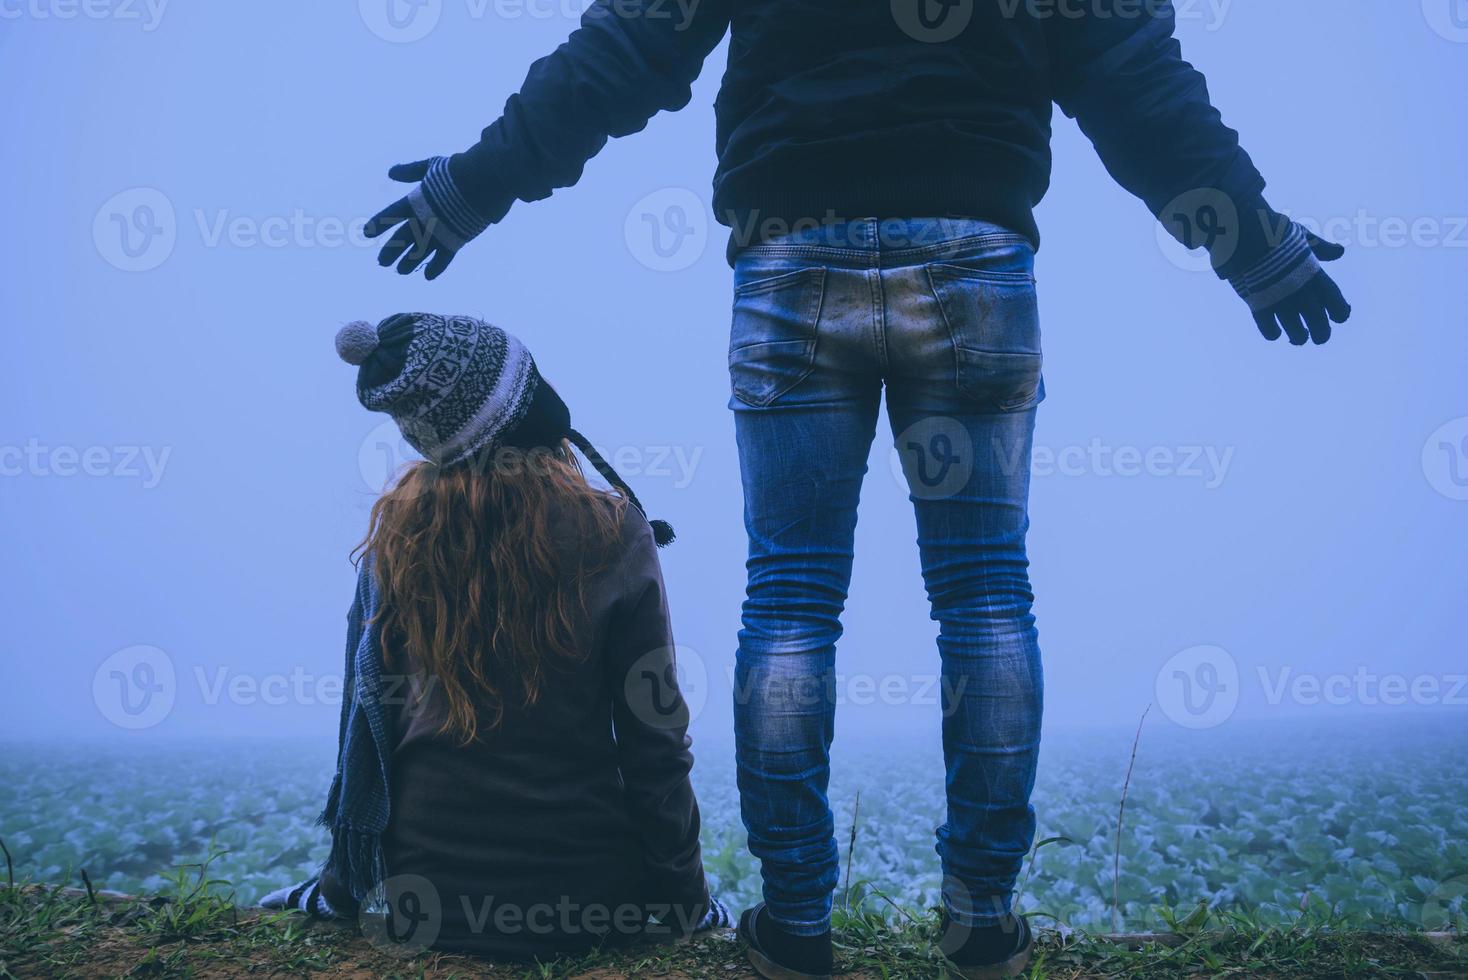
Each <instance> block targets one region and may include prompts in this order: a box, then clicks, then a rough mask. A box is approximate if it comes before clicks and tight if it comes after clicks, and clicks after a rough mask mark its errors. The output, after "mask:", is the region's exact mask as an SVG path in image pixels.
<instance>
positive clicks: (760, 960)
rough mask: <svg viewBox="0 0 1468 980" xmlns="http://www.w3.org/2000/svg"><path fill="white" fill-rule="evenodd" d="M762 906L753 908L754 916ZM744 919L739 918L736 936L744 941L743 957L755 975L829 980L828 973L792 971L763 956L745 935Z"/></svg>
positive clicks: (768, 978)
mask: <svg viewBox="0 0 1468 980" xmlns="http://www.w3.org/2000/svg"><path fill="white" fill-rule="evenodd" d="M763 904H764V903H763V902H761V903H760V904H759V905H756V906H755V909H756V912H755V914H756V915H758V909H759V908H760V907H761V906H762V905H763ZM744 918H745V917H744V916H740V917H739V926H738V928H737V929H736V934H737V935H738V936H739V938H740V939H742V940H744V945H745V947H746V949H745V955H746V956H747V957H748V958H749V965H750V966H752V967H754V972H755V973H758V974H759V975H760V976H762V977H764V978H765V980H831V974H829V973H801V972H800V971H799V970H792V969H790V968H789V967H785V966H781V965H780V964H779V963H776V962H775V961H774V960H772V959H770V958H769V957H768V956H766V955H765V953H764V950H762V949H760V948H759V946H758V945H757V944H756V943H755V939H754V936H753V935H752V934H751V935H745V932H744ZM753 932H754V930H753V929H751V930H750V933H753Z"/></svg>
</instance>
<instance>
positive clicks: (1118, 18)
mask: <svg viewBox="0 0 1468 980" xmlns="http://www.w3.org/2000/svg"><path fill="white" fill-rule="evenodd" d="M1087 11H1088V12H1087V13H1085V14H1084V15H1080V16H1076V15H1075V14H1074V13H1067V14H1066V15H1064V16H1060V15H1057V16H1053V17H1051V18H1049V19H1048V20H1047V22H1046V24H1047V30H1048V31H1049V42H1050V49H1051V80H1052V86H1053V90H1052V94H1053V96H1054V98H1055V101H1056V103H1057V104H1058V105H1059V106H1060V108H1061V110H1062V111H1064V112H1065V114H1066V115H1068V116H1072V117H1074V118H1075V119H1076V121H1077V122H1078V123H1079V124H1080V127H1081V130H1082V132H1084V133H1085V134H1086V136H1087V137H1088V138H1089V139H1090V140H1091V142H1092V143H1093V144H1094V145H1095V147H1096V151H1097V152H1098V153H1099V154H1100V156H1101V160H1102V162H1103V163H1104V164H1105V165H1106V169H1107V170H1108V171H1109V172H1110V173H1111V175H1112V177H1114V178H1115V179H1116V181H1117V182H1118V183H1119V184H1121V185H1122V186H1123V187H1125V188H1126V189H1127V190H1128V191H1130V192H1131V193H1133V194H1135V195H1136V196H1137V197H1140V198H1141V199H1142V200H1143V201H1144V202H1146V204H1147V207H1148V208H1150V209H1151V211H1152V213H1153V214H1154V215H1156V216H1157V218H1158V220H1159V221H1161V222H1162V223H1163V225H1164V226H1165V227H1166V228H1167V230H1168V231H1169V232H1170V233H1171V234H1172V235H1173V237H1174V238H1176V239H1178V241H1180V242H1182V243H1183V244H1184V245H1186V246H1187V247H1189V248H1197V247H1204V248H1207V249H1208V252H1209V255H1210V257H1211V258H1212V261H1213V267H1214V270H1215V271H1216V272H1217V273H1218V275H1219V276H1220V277H1221V278H1224V279H1227V280H1228V281H1229V282H1230V283H1231V284H1232V285H1233V286H1234V288H1235V289H1236V290H1237V291H1238V292H1239V295H1240V296H1242V297H1243V299H1244V301H1245V302H1246V303H1248V305H1249V308H1250V311H1251V312H1252V313H1253V314H1254V320H1255V322H1256V323H1257V324H1258V326H1259V330H1260V332H1261V333H1263V334H1264V336H1265V337H1266V338H1267V339H1269V340H1275V339H1277V338H1278V337H1279V336H1280V334H1281V333H1286V334H1288V335H1289V338H1290V342H1291V343H1293V344H1303V343H1305V342H1306V341H1307V340H1308V339H1311V338H1312V337H1313V338H1314V340H1315V342H1316V343H1317V344H1323V343H1325V341H1326V340H1328V339H1329V337H1330V322H1331V321H1332V320H1334V321H1335V322H1336V323H1344V322H1345V320H1346V319H1347V317H1349V316H1350V312H1351V308H1350V305H1349V304H1347V303H1346V301H1345V299H1344V298H1343V297H1342V296H1341V293H1340V290H1339V289H1338V288H1337V287H1336V285H1335V283H1334V282H1333V281H1332V280H1331V278H1330V276H1329V275H1327V274H1326V273H1325V271H1324V270H1323V269H1321V268H1320V264H1319V261H1320V260H1324V261H1332V260H1334V259H1337V258H1339V257H1340V256H1341V254H1343V252H1344V249H1342V248H1341V247H1340V246H1339V245H1333V244H1331V243H1329V242H1325V241H1322V240H1321V239H1318V238H1316V237H1315V236H1314V235H1311V234H1309V233H1308V232H1306V231H1305V230H1304V229H1302V228H1300V227H1299V226H1297V225H1294V224H1293V223H1292V222H1291V221H1290V220H1289V219H1288V218H1285V217H1284V216H1283V215H1280V214H1279V213H1277V212H1276V211H1274V210H1273V209H1272V208H1271V207H1270V206H1269V204H1268V203H1267V202H1266V201H1265V199H1264V178H1263V177H1262V176H1260V174H1259V171H1258V170H1257V169H1256V168H1255V167H1254V162H1253V161H1252V160H1250V159H1249V155H1248V154H1247V153H1246V152H1244V149H1243V148H1242V147H1241V146H1240V145H1239V138H1238V133H1236V132H1234V130H1232V129H1230V128H1229V127H1228V126H1226V125H1225V124H1224V122H1223V119H1222V117H1221V116H1220V115H1219V113H1218V110H1217V109H1215V108H1214V107H1213V104H1212V102H1211V101H1210V100H1209V97H1208V86H1207V83H1206V81H1205V80H1204V78H1203V75H1202V73H1200V72H1199V71H1197V70H1196V69H1195V68H1194V67H1193V66H1192V65H1190V64H1189V63H1188V62H1186V61H1184V60H1183V57H1182V48H1181V46H1180V45H1179V44H1178V42H1177V39H1176V37H1175V36H1174V27H1175V25H1176V15H1175V13H1174V11H1173V7H1172V4H1171V2H1169V0H1154V2H1151V3H1146V4H1135V3H1128V2H1124V0H1100V3H1099V4H1094V5H1091V6H1088V7H1087Z"/></svg>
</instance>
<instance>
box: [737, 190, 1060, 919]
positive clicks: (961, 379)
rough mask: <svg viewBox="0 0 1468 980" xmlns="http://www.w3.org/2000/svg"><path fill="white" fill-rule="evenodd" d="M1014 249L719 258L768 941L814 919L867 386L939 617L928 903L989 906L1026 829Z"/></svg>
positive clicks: (745, 767) (1026, 406) (960, 238)
mask: <svg viewBox="0 0 1468 980" xmlns="http://www.w3.org/2000/svg"><path fill="white" fill-rule="evenodd" d="M1033 263H1034V252H1033V249H1032V248H1031V246H1030V244H1029V243H1028V242H1027V241H1026V240H1025V239H1023V238H1021V237H1020V236H1018V235H1015V234H1013V233H1011V232H1009V231H1007V230H1005V229H1004V228H1001V227H999V226H997V225H992V224H989V223H987V222H982V221H975V220H968V219H936V218H935V219H908V220H903V221H881V222H879V221H876V220H875V219H869V220H860V221H849V222H839V223H830V224H826V225H822V226H820V227H819V228H813V229H810V230H805V231H796V232H794V233H792V234H789V235H785V236H783V237H780V238H776V239H773V240H771V241H768V242H766V243H764V244H761V245H757V246H753V247H750V248H747V249H745V250H744V251H743V252H741V253H740V254H739V256H738V258H737V261H736V265H735V273H734V281H735V290H734V322H733V330H732V339H731V343H730V352H729V371H730V376H731V382H732V388H733V397H732V398H731V399H730V406H731V407H732V408H733V409H734V411H735V427H736V433H737V437H738V443H739V459H740V466H741V470H742V474H743V483H744V500H745V511H744V514H745V525H746V527H747V529H748V531H749V562H748V569H749V586H748V595H747V598H746V600H745V603H744V610H743V628H742V629H741V630H740V633H739V656H738V662H737V666H736V669H735V709H734V710H735V737H736V740H737V756H738V771H739V795H740V806H741V811H742V815H743V818H744V824H745V827H746V828H747V829H748V831H749V847H750V851H751V852H752V853H753V854H754V856H755V857H757V858H758V859H759V860H760V863H761V868H762V873H763V877H764V896H765V901H766V902H767V904H768V906H769V909H770V913H771V915H772V916H773V918H774V919H775V921H776V922H777V923H779V924H780V925H781V927H782V928H784V929H786V930H787V931H789V932H792V933H795V934H799V935H816V934H819V933H821V932H823V931H824V930H825V929H826V928H827V927H828V925H829V922H830V915H831V898H832V894H833V891H834V889H835V887H836V884H837V878H838V872H839V867H838V853H837V844H836V840H835V836H834V824H833V821H832V817H831V810H830V805H829V802H828V800H827V796H826V789H827V784H828V781H829V777H830V746H831V739H832V732H833V724H834V719H835V699H836V692H835V671H834V668H835V651H836V641H837V639H838V638H839V637H840V635H841V619H840V617H841V611H842V609H843V607H844V605H845V602H846V591H847V586H848V584H849V582H850V578H851V564H852V537H853V534H854V531H855V528H856V509H857V499H858V497H859V495H860V492H861V482H862V477H863V476H864V475H865V473H866V461H867V456H868V453H869V451H870V448H871V444H872V439H873V437H874V436H875V434H876V423H877V412H878V407H879V404H880V401H881V395H882V390H883V387H884V386H885V388H886V393H887V412H888V419H889V422H890V425H891V428H892V432H893V435H894V438H895V439H896V446H897V449H898V451H899V454H900V456H901V459H902V462H903V471H904V473H905V475H906V478H907V482H908V489H909V492H910V497H911V499H912V502H913V506H914V508H915V509H916V513H917V528H918V547H919V550H920V552H921V556H922V568H923V579H924V582H925V584H926V586H927V593H928V598H929V601H930V603H931V606H932V617H933V619H935V620H936V621H937V622H938V623H939V626H940V629H939V635H938V653H939V655H940V657H941V661H942V675H941V684H940V690H941V692H942V693H941V696H942V707H943V754H944V759H945V763H946V767H947V780H946V789H947V801H948V808H947V820H946V822H945V823H944V824H943V826H941V827H939V828H938V834H937V836H938V843H937V851H938V854H939V856H940V858H941V860H942V867H943V875H944V886H943V902H944V905H945V906H946V908H947V909H948V911H949V913H950V914H951V915H952V916H953V917H954V918H955V919H956V920H958V921H959V922H961V923H963V924H965V925H984V924H988V923H992V922H993V921H995V920H996V919H998V918H999V917H1001V916H1002V915H1003V914H1004V913H1006V912H1007V911H1009V908H1010V902H1011V894H1012V891H1013V888H1014V883H1015V879H1016V876H1017V875H1018V873H1019V870H1020V866H1021V864H1022V862H1023V860H1024V858H1025V855H1026V853H1027V852H1028V850H1029V848H1030V845H1031V842H1032V840H1033V837H1034V830H1035V818H1034V810H1033V809H1032V808H1031V806H1030V803H1029V800H1030V791H1031V789H1032V788H1033V785H1034V777H1035V763H1036V757H1037V754H1038V750H1039V739H1040V712H1041V698H1042V681H1041V673H1040V649H1039V643H1038V638H1037V634H1036V630H1035V620H1034V617H1033V616H1032V615H1031V612H1030V607H1031V603H1032V600H1033V596H1032V594H1031V591H1030V583H1029V575H1028V567H1029V562H1028V559H1027V558H1026V555H1025V531H1026V529H1027V528H1028V525H1029V519H1028V516H1027V500H1028V496H1029V475H1030V450H1031V445H1032V439H1033V432H1034V424H1035V408H1036V406H1037V405H1038V404H1039V402H1040V400H1041V399H1042V398H1043V397H1044V385H1043V382H1042V380H1041V375H1040V330H1039V320H1038V316H1037V311H1036V304H1035V283H1034V276H1033Z"/></svg>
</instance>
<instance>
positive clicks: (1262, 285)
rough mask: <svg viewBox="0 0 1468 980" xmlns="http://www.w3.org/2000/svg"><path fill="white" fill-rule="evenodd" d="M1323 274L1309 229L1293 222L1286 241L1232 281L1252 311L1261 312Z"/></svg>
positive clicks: (1235, 289)
mask: <svg viewBox="0 0 1468 980" xmlns="http://www.w3.org/2000/svg"><path fill="white" fill-rule="evenodd" d="M1319 271H1320V263H1319V262H1318V261H1316V259H1315V253H1314V252H1312V251H1311V249H1310V240H1309V239H1308V238H1306V237H1305V229H1303V228H1301V227H1300V226H1299V225H1298V224H1295V223H1293V222H1291V224H1290V230H1289V233H1288V234H1287V235H1285V239H1284V241H1282V242H1280V243H1279V244H1278V245H1277V246H1275V247H1274V248H1273V249H1271V250H1270V251H1269V253H1268V254H1267V255H1265V256H1264V258H1262V259H1260V260H1259V261H1258V262H1256V263H1255V264H1254V265H1253V266H1252V267H1250V268H1249V269H1248V270H1247V271H1245V272H1242V273H1240V274H1239V275H1237V276H1235V277H1234V278H1232V279H1230V280H1229V281H1228V282H1229V285H1231V286H1233V287H1234V291H1235V292H1237V293H1238V294H1239V296H1240V297H1241V298H1242V299H1243V300H1244V302H1245V303H1247V304H1249V309H1250V310H1252V311H1253V312H1255V313H1260V312H1263V311H1264V310H1267V309H1269V308H1270V307H1272V306H1274V305H1275V304H1276V303H1278V302H1279V301H1280V300H1282V299H1284V298H1285V297H1286V296H1289V295H1290V294H1291V293H1294V292H1295V291H1297V290H1299V289H1300V288H1301V287H1302V286H1304V285H1305V284H1306V283H1307V282H1309V281H1310V280H1311V279H1314V278H1315V274H1316V273H1318V272H1319Z"/></svg>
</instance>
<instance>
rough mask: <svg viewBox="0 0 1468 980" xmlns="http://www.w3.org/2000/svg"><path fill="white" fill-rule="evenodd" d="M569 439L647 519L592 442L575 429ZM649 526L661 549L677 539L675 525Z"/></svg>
mask: <svg viewBox="0 0 1468 980" xmlns="http://www.w3.org/2000/svg"><path fill="white" fill-rule="evenodd" d="M568 438H569V439H570V440H571V444H572V445H573V446H575V447H576V448H577V449H579V450H581V455H583V456H585V457H586V459H587V460H588V461H589V462H590V463H591V465H592V466H594V467H596V471H597V472H598V473H600V474H601V476H602V479H603V480H606V481H607V482H608V483H610V484H611V485H612V486H614V487H616V488H617V491H618V492H619V493H621V494H622V496H624V497H626V498H627V502H628V503H630V504H631V505H632V506H633V507H636V508H637V512H638V513H639V514H641V515H642V516H643V518H644V519H646V518H647V511H646V510H645V509H644V508H643V506H642V501H640V500H638V499H637V494H635V493H633V492H632V488H631V487H629V486H628V485H627V481H626V480H624V479H622V475H621V474H620V473H618V472H617V471H616V470H614V469H612V464H611V463H608V462H607V461H606V460H605V459H602V455H601V453H599V452H597V451H596V447H595V446H593V445H592V444H591V440H589V439H587V438H586V437H585V436H583V435H582V434H581V433H579V432H577V431H576V430H575V429H572V430H571V431H570V433H569V435H568ZM648 524H649V525H651V526H652V539H653V541H654V542H656V544H657V546H658V547H659V548H665V547H667V546H668V545H670V544H672V543H673V541H674V539H676V538H677V535H676V534H675V533H674V532H673V525H671V524H669V523H668V522H667V521H662V520H649V521H648Z"/></svg>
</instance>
